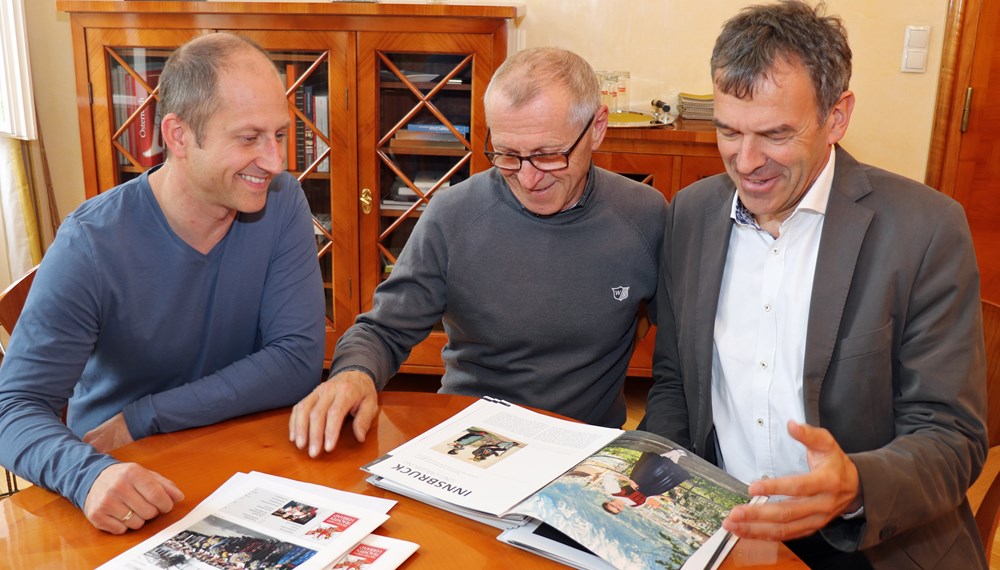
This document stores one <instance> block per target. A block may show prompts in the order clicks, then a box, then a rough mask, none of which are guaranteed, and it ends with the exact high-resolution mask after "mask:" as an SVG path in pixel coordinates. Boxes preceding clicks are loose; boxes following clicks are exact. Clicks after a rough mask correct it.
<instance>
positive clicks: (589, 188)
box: [504, 162, 594, 218]
mask: <svg viewBox="0 0 1000 570" xmlns="http://www.w3.org/2000/svg"><path fill="white" fill-rule="evenodd" d="M504 182H505V183H506V181H504ZM507 190H508V191H509V192H510V195H511V196H514V192H513V191H510V188H509V187H508V189H507ZM593 193H594V163H593V162H591V163H590V170H589V171H588V172H587V185H586V186H584V188H583V195H582V196H580V199H579V200H577V201H576V204H573V205H572V206H570V207H569V208H566V209H564V210H559V211H558V212H556V213H554V214H536V213H535V212H532V211H531V210H529V209H527V208H525V207H524V205H523V204H521V202H520V201H519V200H518V199H517V197H514V201H515V202H517V205H518V206H519V207H520V208H521V210H522V211H523V212H525V213H526V214H529V215H531V216H534V217H536V218H554V217H556V216H561V215H563V214H568V213H570V212H575V211H577V210H582V209H583V208H584V207H585V206H586V205H587V200H589V199H590V196H591V194H593Z"/></svg>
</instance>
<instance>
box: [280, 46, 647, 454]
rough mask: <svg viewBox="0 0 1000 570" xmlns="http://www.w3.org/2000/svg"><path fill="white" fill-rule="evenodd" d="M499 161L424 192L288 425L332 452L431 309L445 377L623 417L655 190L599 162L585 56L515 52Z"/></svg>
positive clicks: (490, 97)
mask: <svg viewBox="0 0 1000 570" xmlns="http://www.w3.org/2000/svg"><path fill="white" fill-rule="evenodd" d="M485 108H486V119H487V123H488V124H489V127H490V135H491V139H490V141H491V142H492V147H493V149H494V150H495V152H493V151H491V152H487V153H486V155H487V157H489V159H490V161H491V162H492V163H493V165H494V167H495V168H492V169H490V170H488V171H486V172H483V173H480V174H477V175H475V176H472V177H471V178H469V179H468V180H467V181H465V182H463V183H461V184H457V185H455V186H453V187H451V188H449V189H446V190H444V191H440V192H438V193H436V194H435V196H434V199H433V200H431V201H430V203H429V205H428V207H427V209H426V211H425V212H424V213H423V215H421V217H420V220H419V221H418V222H417V224H416V226H415V227H414V230H413V233H412V235H411V237H410V239H409V240H408V241H407V243H406V247H405V248H404V250H403V252H402V254H401V255H400V256H399V259H398V260H397V263H396V265H395V267H394V268H393V271H392V274H391V276H390V277H389V279H387V280H386V281H385V282H384V283H383V284H382V285H381V286H380V287H379V288H378V290H377V291H376V293H375V298H374V301H373V307H372V310H371V311H370V312H368V313H366V314H363V315H361V316H360V317H358V320H357V322H356V323H355V325H354V326H353V327H351V329H350V330H348V331H347V332H346V333H345V334H344V336H343V337H342V338H341V339H340V341H339V343H338V344H337V350H336V356H335V359H334V361H333V363H332V366H331V372H332V375H331V379H330V380H328V381H327V382H324V383H323V384H321V385H320V386H319V387H318V388H317V389H316V390H314V391H313V393H312V394H310V395H309V397H307V398H306V399H304V400H303V401H302V402H300V403H299V404H298V405H296V407H295V408H294V410H293V411H292V417H291V419H290V426H289V427H290V437H291V439H292V441H294V442H295V443H296V445H297V446H298V447H299V448H300V449H306V448H308V451H309V453H310V455H312V456H316V455H318V454H319V453H320V452H321V451H322V450H326V451H331V450H332V449H333V448H334V446H335V444H336V440H337V436H338V435H339V433H340V427H341V425H342V422H343V420H344V418H345V417H346V415H347V414H348V413H350V414H352V415H353V416H354V423H353V428H354V434H355V436H356V437H357V438H358V439H363V438H364V436H365V433H366V431H367V429H368V427H369V425H370V423H371V421H372V418H373V417H374V415H375V412H376V409H377V390H378V389H381V388H382V387H383V386H385V384H386V383H387V382H388V381H389V378H390V377H391V376H392V375H393V374H395V373H396V371H397V370H398V369H399V366H400V364H401V363H402V362H403V361H404V360H405V359H406V357H407V355H408V354H409V351H410V349H411V348H412V347H413V346H414V345H416V344H417V343H418V342H420V341H421V340H423V339H424V338H425V337H426V336H427V335H428V334H429V333H430V331H431V328H432V327H433V326H434V325H435V324H436V323H438V322H441V321H443V322H444V328H445V331H446V332H447V334H448V344H447V345H446V346H445V348H444V350H443V352H442V358H443V360H444V363H445V375H444V378H442V381H441V384H442V386H441V391H442V392H446V393H456V394H467V395H473V396H483V395H488V396H492V397H496V398H503V399H506V400H509V401H512V402H515V403H519V404H526V405H530V406H535V407H539V408H543V409H546V410H551V411H554V412H557V413H560V414H563V415H566V416H570V417H573V418H576V419H579V420H581V421H585V422H588V423H593V424H600V425H605V426H615V427H619V426H621V425H622V423H623V422H624V421H625V400H624V397H623V394H622V385H623V383H624V380H625V375H626V371H627V369H628V362H629V358H630V357H631V355H632V348H633V343H634V339H635V331H636V325H637V322H638V316H637V315H638V313H639V309H640V306H641V305H642V304H643V303H652V301H653V295H654V293H655V291H656V272H657V268H658V263H659V262H658V259H659V252H660V247H661V243H660V242H661V240H662V232H663V223H664V212H665V209H666V201H665V200H664V199H663V196H662V195H661V194H660V193H658V192H657V191H656V190H654V189H653V188H651V187H649V186H646V185H644V184H640V183H638V182H635V181H632V180H629V179H627V178H625V177H623V176H619V175H617V174H613V173H611V172H608V171H606V170H603V169H600V168H597V167H595V166H593V164H592V160H591V158H592V155H593V152H594V151H595V150H596V149H597V148H598V147H599V146H600V144H601V141H602V140H603V139H604V134H605V131H606V129H607V126H608V109H607V107H606V106H604V105H601V103H600V92H599V86H598V83H597V78H596V75H595V74H594V71H593V69H592V68H591V67H590V65H589V64H587V62H586V61H584V60H583V59H582V58H580V57H579V56H578V55H576V54H573V53H571V52H567V51H565V50H559V49H551V48H538V49H531V50H526V51H523V52H520V53H517V54H515V55H513V56H511V57H510V58H509V59H508V60H507V61H506V62H505V63H504V64H503V65H502V66H501V67H500V68H499V69H498V70H497V72H496V74H495V75H494V77H493V79H492V81H491V83H490V86H489V88H488V89H487V92H486V96H485Z"/></svg>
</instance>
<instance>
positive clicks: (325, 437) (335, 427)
mask: <svg viewBox="0 0 1000 570" xmlns="http://www.w3.org/2000/svg"><path fill="white" fill-rule="evenodd" d="M348 400H349V398H347V397H345V395H344V393H343V392H340V393H338V394H337V396H336V397H335V398H334V400H333V402H332V403H331V404H330V406H329V407H328V408H327V410H326V413H325V414H323V416H322V417H323V422H324V425H323V426H322V429H318V427H319V426H311V427H312V428H317V429H316V432H318V434H319V435H317V436H316V439H314V440H313V441H311V442H310V444H309V455H311V456H313V457H316V456H317V455H319V450H320V444H321V443H322V446H323V449H324V450H325V451H326V452H327V453H329V452H331V451H333V449H334V448H335V447H337V440H338V439H340V428H341V427H343V425H344V418H345V417H347V413H348V411H349V409H350V408H349V403H348ZM320 438H322V439H320ZM314 450H315V452H314Z"/></svg>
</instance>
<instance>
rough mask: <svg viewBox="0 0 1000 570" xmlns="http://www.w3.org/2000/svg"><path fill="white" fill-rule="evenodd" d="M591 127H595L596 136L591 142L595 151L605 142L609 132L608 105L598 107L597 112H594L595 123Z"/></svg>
mask: <svg viewBox="0 0 1000 570" xmlns="http://www.w3.org/2000/svg"><path fill="white" fill-rule="evenodd" d="M590 128H592V129H594V138H593V139H592V140H591V142H590V150H591V152H594V151H596V150H597V149H598V148H600V146H601V143H602V142H604V135H605V134H607V132H608V106H607V105H601V106H600V107H599V108H598V109H597V113H595V114H594V124H593V125H591V127H590Z"/></svg>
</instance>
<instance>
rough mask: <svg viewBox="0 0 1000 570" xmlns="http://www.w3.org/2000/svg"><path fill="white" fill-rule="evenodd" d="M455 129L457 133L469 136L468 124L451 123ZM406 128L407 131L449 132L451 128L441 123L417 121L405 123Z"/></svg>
mask: <svg viewBox="0 0 1000 570" xmlns="http://www.w3.org/2000/svg"><path fill="white" fill-rule="evenodd" d="M452 126H453V127H455V130H456V131H458V132H459V133H461V134H463V135H465V136H469V125H461V124H452ZM406 130H408V131H423V132H427V133H450V132H451V129H449V128H448V127H447V126H445V125H444V124H442V123H417V122H409V123H406Z"/></svg>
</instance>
